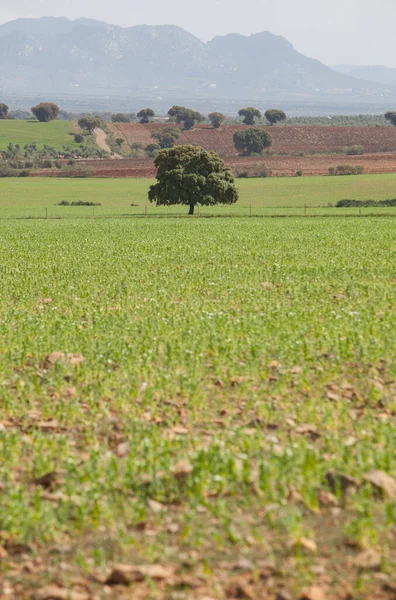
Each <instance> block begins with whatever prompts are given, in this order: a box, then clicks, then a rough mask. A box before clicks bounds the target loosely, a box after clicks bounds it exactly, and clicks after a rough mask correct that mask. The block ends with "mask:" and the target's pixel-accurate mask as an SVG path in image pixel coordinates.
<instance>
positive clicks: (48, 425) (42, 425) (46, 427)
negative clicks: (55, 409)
mask: <svg viewBox="0 0 396 600" xmlns="http://www.w3.org/2000/svg"><path fill="white" fill-rule="evenodd" d="M34 425H35V427H37V429H41V430H42V431H53V430H54V429H59V421H57V420H56V419H52V420H51V421H39V422H38V423H35V424H34Z"/></svg>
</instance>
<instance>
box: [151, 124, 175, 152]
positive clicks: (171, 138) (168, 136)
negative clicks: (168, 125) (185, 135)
mask: <svg viewBox="0 0 396 600" xmlns="http://www.w3.org/2000/svg"><path fill="white" fill-rule="evenodd" d="M151 137H153V138H154V139H155V140H157V141H158V144H159V145H160V146H161V148H173V146H175V145H176V142H177V140H178V139H179V137H180V131H179V130H178V129H173V128H172V129H159V130H158V131H154V132H153V133H152V136H151Z"/></svg>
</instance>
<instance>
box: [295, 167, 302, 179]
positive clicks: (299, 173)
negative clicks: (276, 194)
mask: <svg viewBox="0 0 396 600" xmlns="http://www.w3.org/2000/svg"><path fill="white" fill-rule="evenodd" d="M296 176H297V177H302V176H303V172H302V171H301V169H300V170H299V171H296Z"/></svg>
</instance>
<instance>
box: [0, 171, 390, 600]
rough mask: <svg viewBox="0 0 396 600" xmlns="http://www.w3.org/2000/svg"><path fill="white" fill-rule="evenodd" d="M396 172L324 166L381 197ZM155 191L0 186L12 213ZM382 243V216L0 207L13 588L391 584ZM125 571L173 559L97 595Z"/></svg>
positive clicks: (3, 517) (287, 194) (261, 588)
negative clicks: (144, 214) (45, 211)
mask: <svg viewBox="0 0 396 600" xmlns="http://www.w3.org/2000/svg"><path fill="white" fill-rule="evenodd" d="M395 180H396V177H395V176H393V177H391V176H382V178H381V180H380V182H381V185H379V180H378V179H375V178H363V177H361V178H356V179H355V180H354V179H352V178H351V179H348V180H347V179H345V180H344V179H342V181H340V182H339V180H336V181H334V180H329V179H327V180H325V181H326V182H327V181H329V182H330V184H331V185H333V186H339V185H342V186H343V187H342V194H341V188H337V191H335V188H334V187H333V188H332V194H336V193H337V194H341V195H342V196H345V195H347V192H350V193H351V194H352V193H353V194H354V195H355V196H356V194H357V193H360V194H363V195H364V194H367V195H373V194H374V193H375V197H379V194H382V195H383V197H388V196H389V195H391V188H392V185H394V183H395ZM364 181H366V182H368V187H367V188H364V189H363V188H362V187H361V186H363V182H364ZM319 182H322V184H323V182H324V180H323V179H315V178H312V179H311V180H307V182H306V181H305V180H302V181H301V180H298V181H297V180H274V181H272V180H265V181H255V180H251V181H241V182H239V183H240V186H241V191H242V198H243V200H242V201H243V202H244V203H248V202H249V201H251V202H252V203H253V202H254V203H257V204H259V202H261V201H267V202H268V203H269V205H270V203H272V202H282V201H283V199H284V198H285V199H286V201H287V202H291V198H293V202H295V203H296V204H297V203H300V204H301V202H302V203H304V201H305V202H307V203H308V202H309V203H311V204H313V205H321V204H322V203H323V202H326V201H327V200H328V199H329V196H328V194H329V190H326V191H324V190H321V186H320V185H319ZM292 183H294V185H297V186H299V187H298V191H297V190H296V189H295V188H293V186H292ZM147 185H148V182H147V181H131V180H129V181H116V180H114V181H107V180H106V181H95V180H87V181H74V180H73V181H70V180H68V181H56V180H52V179H46V180H36V179H32V180H17V181H9V180H4V181H2V182H1V186H2V187H1V200H0V201H1V204H2V206H1V210H2V212H3V211H7V210H9V208H10V206H11V204H12V202H13V201H14V202H15V203H16V204H17V205H19V206H20V207H22V208H23V207H34V206H36V205H40V206H41V207H44V206H52V205H53V204H54V203H55V200H57V199H59V198H60V197H62V198H69V199H71V198H73V197H81V196H82V197H84V198H88V197H89V198H95V199H100V200H101V201H103V204H105V202H106V203H109V206H111V205H112V204H111V203H114V204H115V205H116V206H117V207H120V208H125V207H127V205H128V203H129V202H130V201H131V199H133V198H139V201H140V202H143V201H144V199H145V194H146V189H147ZM300 186H306V187H305V188H304V189H305V191H306V193H307V198H303V197H302V196H300V194H301V190H302V187H300ZM348 186H349V187H348ZM60 190H61V193H60ZM358 190H360V191H359V192H358ZM274 194H275V196H276V198H274ZM348 195H349V194H348ZM112 197H113V198H114V200H111V198H112ZM333 199H334V198H333ZM395 234H396V228H395V221H394V219H389V218H388V219H387V218H378V219H369V218H367V219H358V218H356V219H355V218H350V219H340V218H337V219H332V218H327V219H311V218H309V217H308V218H306V219H294V218H290V219H268V220H267V219H249V218H239V219H213V220H206V219H190V220H187V219H182V220H181V219H172V218H169V219H158V220H156V219H152V220H149V219H147V220H146V219H141V220H138V219H111V218H110V219H106V220H104V219H103V220H100V219H99V220H88V219H86V220H79V219H69V220H49V221H44V220H42V221H38V220H30V221H29V220H26V221H23V220H12V219H11V220H5V219H4V220H0V315H1V316H0V339H1V344H0V382H1V403H0V425H1V427H0V483H1V487H0V532H1V537H0V549H1V548H3V553H2V554H1V561H2V569H3V571H2V572H3V583H4V581H6V582H7V585H8V587H9V588H10V589H17V590H19V591H18V593H17V594H16V597H18V598H19V597H20V598H25V597H26V598H31V597H33V596H32V595H31V594H32V590H34V589H35V588H41V587H42V586H44V585H45V584H48V583H50V582H57V584H59V585H63V586H65V588H67V589H69V590H72V589H76V590H80V591H81V589H83V591H84V590H85V592H84V593H85V594H86V595H85V596H83V598H86V599H87V600H89V598H91V597H93V596H91V595H90V594H95V598H106V597H108V595H109V594H111V595H112V596H113V597H114V598H126V597H128V598H132V597H133V598H141V599H143V598H144V599H146V598H147V599H149V600H151V599H152V600H154V599H160V598H163V599H166V600H174V599H179V598H183V600H184V599H190V598H191V599H194V600H195V599H198V598H202V599H203V598H213V599H214V600H216V599H218V600H228V599H231V598H266V597H268V598H270V597H271V598H275V596H276V591H277V590H279V589H288V590H289V591H290V593H292V594H293V595H292V596H291V597H292V598H302V597H303V596H302V591H301V590H302V588H305V587H307V586H310V585H313V584H317V585H319V586H320V587H321V588H322V589H323V590H325V592H326V596H325V597H326V598H327V597H329V598H337V599H341V598H342V599H343V600H344V599H345V598H346V597H347V596H345V593H346V592H347V591H350V593H351V596H349V597H351V598H353V599H354V600H355V599H357V600H358V599H361V598H367V599H368V598H371V599H372V598H380V597H381V598H389V599H390V597H391V596H385V595H384V596H380V593H382V591H381V590H382V588H383V586H384V585H385V584H386V583H389V585H390V584H391V583H392V577H393V576H394V573H395V572H396V544H395V541H396V535H395V523H396V502H395V498H392V494H391V492H389V494H387V493H386V492H384V490H382V492H381V491H378V489H376V488H375V487H374V486H373V485H372V484H371V483H369V482H368V481H367V480H365V477H366V476H367V474H369V473H370V472H371V471H372V470H373V469H376V470H380V471H384V472H385V473H387V474H388V476H389V477H393V478H395V477H396V429H395V420H396V419H395V415H396V400H395V394H396V387H395V379H396V369H395V367H396V365H395V357H396V320H395V309H396V306H395V290H396V287H395V271H394V265H395V258H396V256H395V250H396V246H395V242H396V235H395ZM54 352H59V353H62V355H61V358H60V357H59V355H57V356H55V357H50V359H47V360H46V357H47V356H48V355H49V354H51V353H54ZM56 358H58V360H57V361H56V360H55V359H56ZM43 476H45V477H44V479H42V477H43ZM348 478H349V479H348ZM367 550H370V551H371V553H372V554H371V556H372V557H373V556H374V558H373V560H374V563H375V566H374V567H367V566H364V565H363V567H362V566H359V564H358V563H357V562H355V561H356V560H358V561H359V560H360V562H361V563H362V562H363V563H364V560H363V559H362V553H364V552H366V551H367ZM363 556H364V554H363ZM114 563H121V564H124V565H137V564H138V565H139V564H145V565H147V564H154V565H162V566H163V567H164V565H165V566H168V565H169V568H168V567H167V569H165V572H166V573H171V575H172V573H173V572H174V574H173V575H172V576H170V575H169V574H167V575H164V580H162V579H160V580H158V579H156V578H155V577H154V579H151V578H150V577H148V579H147V580H146V581H142V579H143V580H144V575H145V574H147V573H148V574H149V573H150V571H149V570H147V568H143V569H141V570H140V571H138V575H133V574H132V575H130V578H131V580H132V583H131V586H132V588H131V589H130V590H129V591H126V589H125V586H119V587H116V588H115V589H113V590H111V591H110V589H109V588H107V592H106V590H105V588H104V586H103V582H104V581H105V580H106V577H107V575H108V573H109V572H110V571H111V569H112V566H113V565H114ZM364 564H366V565H367V561H366V563H364ZM29 565H30V566H29ZM142 573H143V575H142ZM81 582H83V584H84V585H85V588H81V587H78V586H79V585H80V586H81V585H82V584H81ZM18 586H19V587H18ZM73 586H77V587H75V588H73ZM87 589H88V590H89V592H87ZM124 590H125V594H128V595H123V594H124ZM238 590H239V591H238ZM244 590H245V591H244ZM246 590H248V591H246ZM327 591H328V592H329V595H328V596H327ZM248 592H249V594H250V595H248ZM8 594H9V592H8ZM18 594H19V595H18ZM25 594H26V595H25ZM8 597H10V596H8ZM39 597H42V598H44V597H48V598H49V597H51V598H52V597H58V598H60V597H63V598H66V596H44V595H41V596H39ZM80 597H81V596H79V598H80Z"/></svg>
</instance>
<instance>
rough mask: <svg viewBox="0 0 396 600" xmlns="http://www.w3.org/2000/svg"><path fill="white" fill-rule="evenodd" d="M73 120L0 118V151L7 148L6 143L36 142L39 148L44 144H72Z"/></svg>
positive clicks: (56, 145) (23, 144) (23, 143)
mask: <svg viewBox="0 0 396 600" xmlns="http://www.w3.org/2000/svg"><path fill="white" fill-rule="evenodd" d="M74 128H75V123H74V122H73V121H51V122H50V123H39V122H38V121H17V120H15V121H14V120H12V119H11V120H3V121H2V120H0V151H1V150H4V149H6V148H7V146H8V144H14V145H16V144H19V145H20V146H21V148H23V147H24V146H25V144H32V143H34V142H35V143H37V146H38V147H39V148H42V147H43V146H44V144H47V145H48V146H52V147H54V148H56V149H61V148H62V146H74V145H76V144H75V143H74V138H73V133H74Z"/></svg>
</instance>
